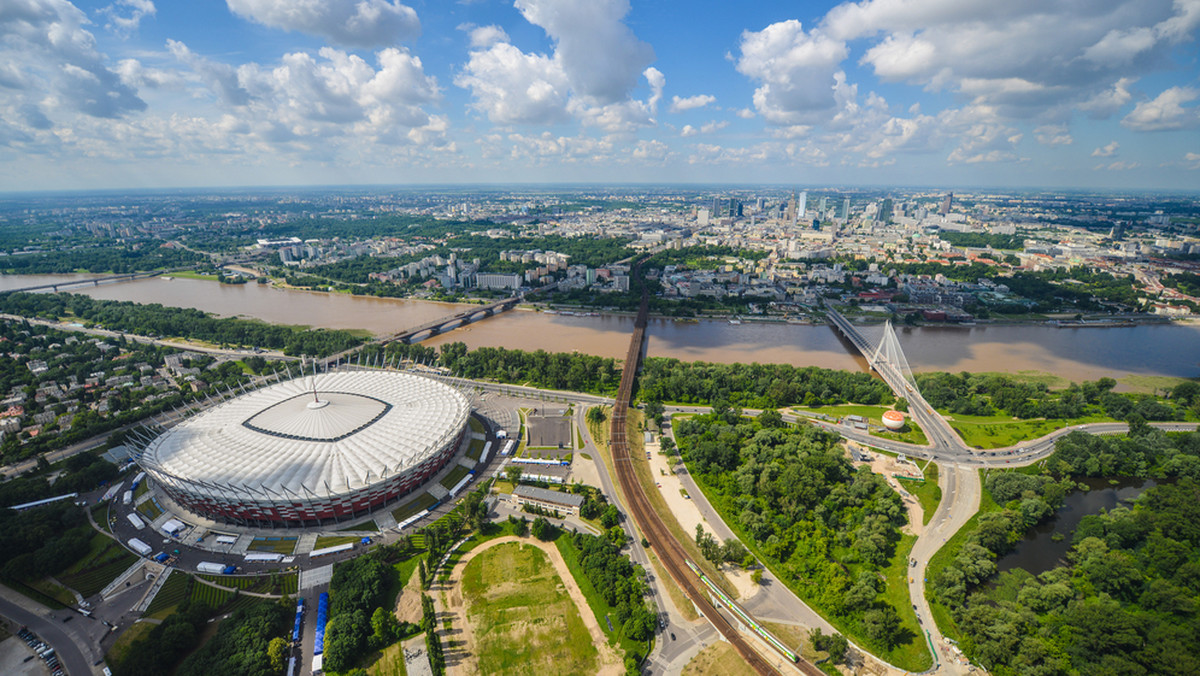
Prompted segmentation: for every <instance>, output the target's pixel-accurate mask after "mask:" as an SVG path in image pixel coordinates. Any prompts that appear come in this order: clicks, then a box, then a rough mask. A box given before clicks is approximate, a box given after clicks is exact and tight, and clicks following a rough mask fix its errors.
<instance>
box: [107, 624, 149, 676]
mask: <svg viewBox="0 0 1200 676" xmlns="http://www.w3.org/2000/svg"><path fill="white" fill-rule="evenodd" d="M156 626H157V625H155V624H153V623H150V622H136V623H134V624H133V625H131V626H130V627H129V628H128V629H126V630H125V631H124V633H122V634H121V635H120V636H119V637H117V641H116V643H113V646H112V647H111V648H109V649H108V652H107V653H105V655H104V661H105V662H107V663H108V666H110V667H115V666H116V665H119V664H120V663H121V660H123V659H125V654H126V653H127V652H129V646H131V645H133V644H134V643H135V642H137V641H138V640H140V639H142V638H145V637H146V635H147V634H149V633H150V632H152V631H154V627H156Z"/></svg>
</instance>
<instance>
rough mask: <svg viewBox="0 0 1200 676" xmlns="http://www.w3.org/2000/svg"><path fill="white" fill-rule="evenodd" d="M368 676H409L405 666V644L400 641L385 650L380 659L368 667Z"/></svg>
mask: <svg viewBox="0 0 1200 676" xmlns="http://www.w3.org/2000/svg"><path fill="white" fill-rule="evenodd" d="M367 674H368V676H408V670H407V669H406V667H405V666H404V644H403V643H402V642H400V641H397V642H395V643H393V644H392V645H390V646H388V647H386V648H384V649H383V652H381V653H380V654H379V657H378V658H377V659H376V660H375V661H374V662H372V663H371V665H370V666H369V667H367Z"/></svg>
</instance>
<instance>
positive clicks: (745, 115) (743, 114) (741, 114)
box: [737, 108, 754, 120]
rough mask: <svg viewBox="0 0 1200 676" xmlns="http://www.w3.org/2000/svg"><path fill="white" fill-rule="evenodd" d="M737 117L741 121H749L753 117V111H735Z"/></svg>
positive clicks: (746, 109)
mask: <svg viewBox="0 0 1200 676" xmlns="http://www.w3.org/2000/svg"><path fill="white" fill-rule="evenodd" d="M737 116H738V117H740V118H742V119H743V120H749V119H751V118H753V117H754V111H753V110H750V109H749V108H742V109H741V110H739V111H737Z"/></svg>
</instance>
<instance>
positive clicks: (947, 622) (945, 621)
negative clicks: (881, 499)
mask: <svg viewBox="0 0 1200 676" xmlns="http://www.w3.org/2000/svg"><path fill="white" fill-rule="evenodd" d="M979 476H980V482H981V483H982V484H983V487H982V489H981V491H982V492H981V494H980V497H979V511H978V512H976V513H975V515H974V516H972V517H971V518H970V519H968V520H967V522H966V523H965V524H963V527H962V528H959V529H958V532H957V533H955V534H954V535H952V536H950V539H949V540H947V541H946V544H944V545H942V548H941V549H939V550H938V551H937V553H936V554H934V555H933V557H932V558H931V559H930V560H929V565H928V566H927V567H926V568H925V577H926V578H927V579H932V578H933V575H934V572H935V571H938V570H941V569H942V568H944V567H946V564H948V563H949V562H951V561H953V560H954V557H956V556H958V550H960V549H962V546H963V545H964V544H966V542H967V537H968V536H969V535H970V534H971V533H972V532H974V530H975V526H976V525H977V524H978V523H979V515H980V514H986V513H988V512H997V511H1000V505H997V504H996V501H995V500H992V494H991V493H989V492H988V489H987V482H986V481H983V476H984V470H979ZM925 589H926V594H925V598H926V599H928V600H929V610H930V612H932V613H933V621H934V622H937V625H938V629H940V630H941V632H942V634H943V635H944V636H949V637H950V638H952V639H956V640H957V639H961V638H962V634H961V632H959V630H958V625H957V624H956V623H955V622H954V617H953V616H952V615H951V614H950V609H949V608H947V607H946V606H943V605H942V604H940V603H938V602H937V601H936V600H934V598H933V595H931V594H929V593H928V589H929V586H928V584H927V585H926V587H925Z"/></svg>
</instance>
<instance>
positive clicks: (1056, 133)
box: [1033, 124, 1075, 146]
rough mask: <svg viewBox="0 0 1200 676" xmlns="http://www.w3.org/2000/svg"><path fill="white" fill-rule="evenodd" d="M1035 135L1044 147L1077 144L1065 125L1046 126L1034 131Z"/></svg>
mask: <svg viewBox="0 0 1200 676" xmlns="http://www.w3.org/2000/svg"><path fill="white" fill-rule="evenodd" d="M1033 135H1034V138H1036V139H1037V142H1038V143H1040V144H1042V145H1044V146H1069V145H1071V144H1072V143H1074V142H1075V139H1074V138H1072V137H1071V132H1070V130H1069V129H1067V125H1065V124H1044V125H1042V126H1040V127H1038V128H1036V129H1034V130H1033Z"/></svg>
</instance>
